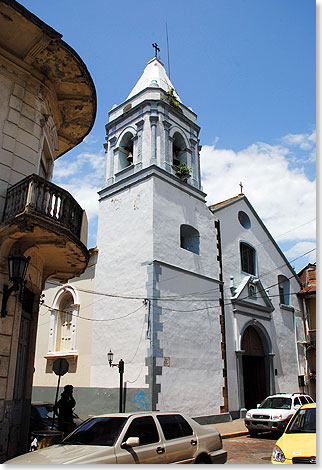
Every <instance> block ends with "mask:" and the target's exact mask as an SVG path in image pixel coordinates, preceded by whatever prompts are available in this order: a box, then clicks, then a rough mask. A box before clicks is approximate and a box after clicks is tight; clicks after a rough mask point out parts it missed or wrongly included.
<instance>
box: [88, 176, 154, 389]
mask: <svg viewBox="0 0 322 470" xmlns="http://www.w3.org/2000/svg"><path fill="white" fill-rule="evenodd" d="M152 209H153V198H152V181H151V180H150V181H147V182H145V183H144V184H141V185H136V186H130V187H127V188H126V189H124V190H123V191H121V192H119V193H116V194H115V195H113V196H111V197H108V198H106V199H103V200H101V202H100V207H99V222H98V239H97V244H98V246H99V255H98V262H97V270H96V281H95V291H96V292H100V293H103V294H111V295H112V296H100V295H96V296H95V303H94V318H95V320H99V319H102V318H103V319H106V320H109V321H106V322H96V323H95V324H94V325H93V338H92V342H93V354H92V370H91V385H92V386H96V387H116V388H117V387H118V380H119V377H118V373H117V370H115V369H110V368H109V367H107V356H106V355H107V352H108V351H109V350H110V349H112V351H113V353H114V360H115V362H118V361H119V359H123V360H124V361H125V364H126V366H125V373H124V380H125V381H127V380H130V381H132V382H133V381H134V380H135V379H136V378H137V380H136V381H135V383H134V382H133V386H135V387H143V388H146V384H145V375H146V367H145V366H144V363H145V357H146V349H147V341H146V339H145V333H144V329H145V325H144V322H145V314H146V307H145V306H144V304H143V300H142V299H144V298H145V297H146V282H147V267H146V266H145V265H144V263H146V262H150V261H151V260H152V240H153V238H152V227H153V224H152ZM114 295H116V296H115V297H114ZM124 297H127V298H124Z"/></svg>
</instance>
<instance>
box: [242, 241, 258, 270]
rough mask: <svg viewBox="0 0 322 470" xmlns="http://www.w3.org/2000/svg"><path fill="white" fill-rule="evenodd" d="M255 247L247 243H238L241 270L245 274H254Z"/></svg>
mask: <svg viewBox="0 0 322 470" xmlns="http://www.w3.org/2000/svg"><path fill="white" fill-rule="evenodd" d="M255 255H256V252H255V249H254V248H253V247H252V246H250V245H248V243H244V242H241V243H240V261H241V270H242V271H243V272H244V273H247V274H253V275H254V276H255V275H256V264H255V262H256V259H255Z"/></svg>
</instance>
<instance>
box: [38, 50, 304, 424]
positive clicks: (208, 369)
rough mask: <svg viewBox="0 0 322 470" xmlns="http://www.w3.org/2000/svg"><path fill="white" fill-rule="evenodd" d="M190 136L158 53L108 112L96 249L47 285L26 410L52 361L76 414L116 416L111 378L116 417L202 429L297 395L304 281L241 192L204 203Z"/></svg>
mask: <svg viewBox="0 0 322 470" xmlns="http://www.w3.org/2000/svg"><path fill="white" fill-rule="evenodd" d="M199 130H200V128H199V127H198V124H197V116H196V114H195V113H194V112H193V111H192V110H191V109H190V108H188V107H187V106H186V105H185V104H183V103H182V101H181V100H180V97H179V95H178V94H177V92H176V91H175V88H174V86H173V85H172V83H171V82H170V80H169V78H168V76H167V74H166V71H165V68H164V66H163V64H162V62H161V61H160V59H159V58H157V57H154V58H153V59H152V60H150V61H149V62H148V64H147V66H146V68H145V70H144V72H143V74H142V76H141V78H140V79H139V80H138V82H137V84H136V85H135V86H134V88H133V89H132V91H131V92H130V94H129V95H128V97H127V98H126V100H125V101H124V102H123V103H122V104H121V105H119V106H116V107H114V108H113V109H112V110H111V111H110V113H109V122H108V123H107V125H106V143H105V145H104V146H105V149H106V164H105V179H104V185H103V187H102V189H101V190H100V192H99V218H98V234H97V246H96V247H95V248H93V249H91V250H90V252H91V258H90V262H89V265H88V267H87V269H86V271H85V272H84V273H83V274H82V275H81V276H80V277H79V278H75V279H72V280H70V282H69V283H67V284H65V285H60V284H58V283H54V282H51V281H50V280H49V282H48V284H47V288H46V290H45V292H44V294H45V297H44V304H43V306H42V307H41V310H40V316H39V324H38V336H37V349H36V359H35V372H34V381H33V401H41V400H42V401H54V400H55V394H56V387H57V376H56V375H55V374H54V373H53V370H52V366H53V363H54V361H55V360H56V359H57V358H64V359H66V360H67V361H68V364H69V370H68V373H67V374H65V375H64V376H62V378H61V382H60V385H61V387H63V386H64V385H65V384H68V383H71V384H72V385H73V386H74V395H75V398H76V402H77V404H76V412H77V413H78V414H79V415H80V416H81V417H83V418H86V417H87V416H89V415H93V414H97V413H104V412H112V411H118V410H119V405H120V404H119V400H120V393H119V392H120V379H121V380H122V381H123V389H122V390H123V393H122V396H121V401H122V409H123V410H126V411H135V410H143V409H146V410H160V411H165V410H173V411H175V410H176V411H181V412H184V413H186V414H187V415H190V416H192V417H195V418H198V420H199V421H200V422H202V423H210V422H219V421H227V420H230V419H233V418H237V417H240V416H243V413H244V412H245V408H246V409H248V408H250V407H253V406H256V404H257V403H259V402H260V401H261V400H262V399H264V398H265V397H266V396H267V395H268V394H271V393H275V392H298V391H301V390H302V389H301V388H300V386H299V384H301V383H302V382H301V380H300V378H301V376H303V375H304V373H305V372H304V371H305V356H304V349H303V345H302V344H301V343H302V341H303V339H304V332H303V314H302V311H301V308H300V305H299V303H298V300H297V296H296V295H295V294H296V293H297V292H298V291H299V290H300V281H299V279H298V278H297V276H296V274H295V272H294V271H293V269H292V267H291V266H290V265H289V263H288V261H287V260H286V258H285V256H284V255H283V253H282V252H281V250H280V249H279V247H278V246H277V244H276V242H275V241H274V239H273V238H272V236H271V235H270V234H269V232H268V230H267V229H266V227H265V225H264V224H263V222H262V220H261V219H260V217H259V216H258V215H257V214H256V212H255V210H254V209H253V207H252V205H251V203H250V202H249V201H248V199H247V198H246V196H245V195H244V194H243V193H242V189H241V193H240V194H238V195H237V196H235V197H232V198H231V199H229V200H226V201H222V202H219V203H218V204H215V205H213V206H210V207H208V205H207V203H206V194H205V193H204V192H203V190H202V184H201V183H202V182H201V178H200V158H199V152H200V146H199V140H198V135H199ZM218 200H220V194H218ZM110 351H112V352H113V354H114V357H113V364H115V365H116V366H119V361H120V360H121V359H122V360H123V361H124V374H120V372H121V370H120V368H119V367H110V365H109V362H108V353H109V352H110Z"/></svg>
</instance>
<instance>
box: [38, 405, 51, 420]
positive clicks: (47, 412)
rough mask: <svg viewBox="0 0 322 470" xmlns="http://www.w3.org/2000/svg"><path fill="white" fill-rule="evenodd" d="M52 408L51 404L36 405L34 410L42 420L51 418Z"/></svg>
mask: <svg viewBox="0 0 322 470" xmlns="http://www.w3.org/2000/svg"><path fill="white" fill-rule="evenodd" d="M53 406H54V405H51V404H48V405H47V404H46V405H36V408H37V410H38V412H39V414H40V416H41V417H42V418H48V417H52V416H53Z"/></svg>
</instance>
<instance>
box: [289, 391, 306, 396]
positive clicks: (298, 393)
mask: <svg viewBox="0 0 322 470" xmlns="http://www.w3.org/2000/svg"><path fill="white" fill-rule="evenodd" d="M293 395H305V393H301V392H295V393H292V396H293Z"/></svg>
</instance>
